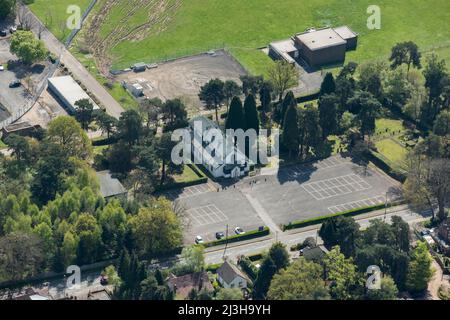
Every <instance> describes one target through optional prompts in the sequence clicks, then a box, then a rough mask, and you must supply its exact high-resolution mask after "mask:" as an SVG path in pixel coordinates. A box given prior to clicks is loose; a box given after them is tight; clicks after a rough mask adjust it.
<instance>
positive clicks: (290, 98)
mask: <svg viewBox="0 0 450 320" xmlns="http://www.w3.org/2000/svg"><path fill="white" fill-rule="evenodd" d="M289 106H295V107H297V100H296V99H295V97H294V93H293V92H292V91H291V90H289V91H288V92H287V93H286V96H285V97H284V99H283V101H282V103H281V110H280V109H279V111H278V112H279V113H280V114H279V119H280V124H281V126H283V125H284V118H285V116H286V110H287V109H288V108H289Z"/></svg>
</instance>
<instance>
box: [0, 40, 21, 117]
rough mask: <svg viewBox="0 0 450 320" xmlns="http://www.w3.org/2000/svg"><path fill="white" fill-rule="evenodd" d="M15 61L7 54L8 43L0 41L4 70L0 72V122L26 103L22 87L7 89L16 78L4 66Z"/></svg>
mask: <svg viewBox="0 0 450 320" xmlns="http://www.w3.org/2000/svg"><path fill="white" fill-rule="evenodd" d="M16 59H17V58H16V57H15V56H14V55H12V54H11V53H10V52H9V43H8V42H7V41H6V40H0V64H1V65H3V66H4V70H3V71H1V72H0V104H1V105H3V106H4V109H5V111H4V112H0V117H1V118H0V121H3V120H5V119H6V118H7V117H9V116H10V114H13V113H14V112H15V111H16V110H15V109H16V108H20V107H23V106H24V105H25V104H26V103H27V93H26V91H25V88H24V87H23V86H18V87H16V88H10V87H9V86H10V84H11V83H12V82H13V81H15V80H17V77H16V74H15V73H14V72H13V71H10V70H8V68H6V65H7V63H8V61H10V60H16ZM2 118H4V119H2Z"/></svg>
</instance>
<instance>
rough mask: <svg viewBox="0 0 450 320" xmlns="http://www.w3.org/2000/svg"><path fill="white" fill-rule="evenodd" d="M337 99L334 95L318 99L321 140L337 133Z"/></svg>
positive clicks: (325, 95) (326, 95)
mask: <svg viewBox="0 0 450 320" xmlns="http://www.w3.org/2000/svg"><path fill="white" fill-rule="evenodd" d="M338 108H339V98H338V97H337V96H336V95H335V94H324V95H322V96H321V97H320V98H319V124H320V127H321V128H322V138H323V139H324V140H325V138H326V137H328V136H329V135H330V134H335V133H337V130H338V127H339V122H338V118H339V111H338Z"/></svg>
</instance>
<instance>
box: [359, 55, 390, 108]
mask: <svg viewBox="0 0 450 320" xmlns="http://www.w3.org/2000/svg"><path fill="white" fill-rule="evenodd" d="M386 69H387V67H386V65H385V64H384V63H383V62H378V63H367V64H364V65H361V66H360V68H359V82H358V86H359V89H361V90H362V91H367V92H369V93H371V94H372V95H373V96H374V97H375V98H376V99H378V100H380V101H381V99H382V97H383V86H382V81H381V79H382V78H384V77H383V76H382V74H383V73H385V72H386Z"/></svg>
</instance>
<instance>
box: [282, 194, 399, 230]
mask: <svg viewBox="0 0 450 320" xmlns="http://www.w3.org/2000/svg"><path fill="white" fill-rule="evenodd" d="M402 203H404V201H398V202H394V203H390V204H388V207H392V206H395V205H399V204H402ZM383 208H384V204H377V205H373V206H368V207H362V208H357V209H351V210H347V211H342V212H338V213H333V214H329V215H324V216H320V217H315V218H311V219H306V220H299V221H293V222H290V223H289V224H287V225H283V226H282V228H283V231H284V230H290V229H296V228H303V227H307V226H311V225H315V224H320V223H323V222H324V221H325V220H328V219H330V218H333V217H337V216H344V217H352V216H356V215H358V214H362V213H367V212H371V211H375V210H379V209H383Z"/></svg>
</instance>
